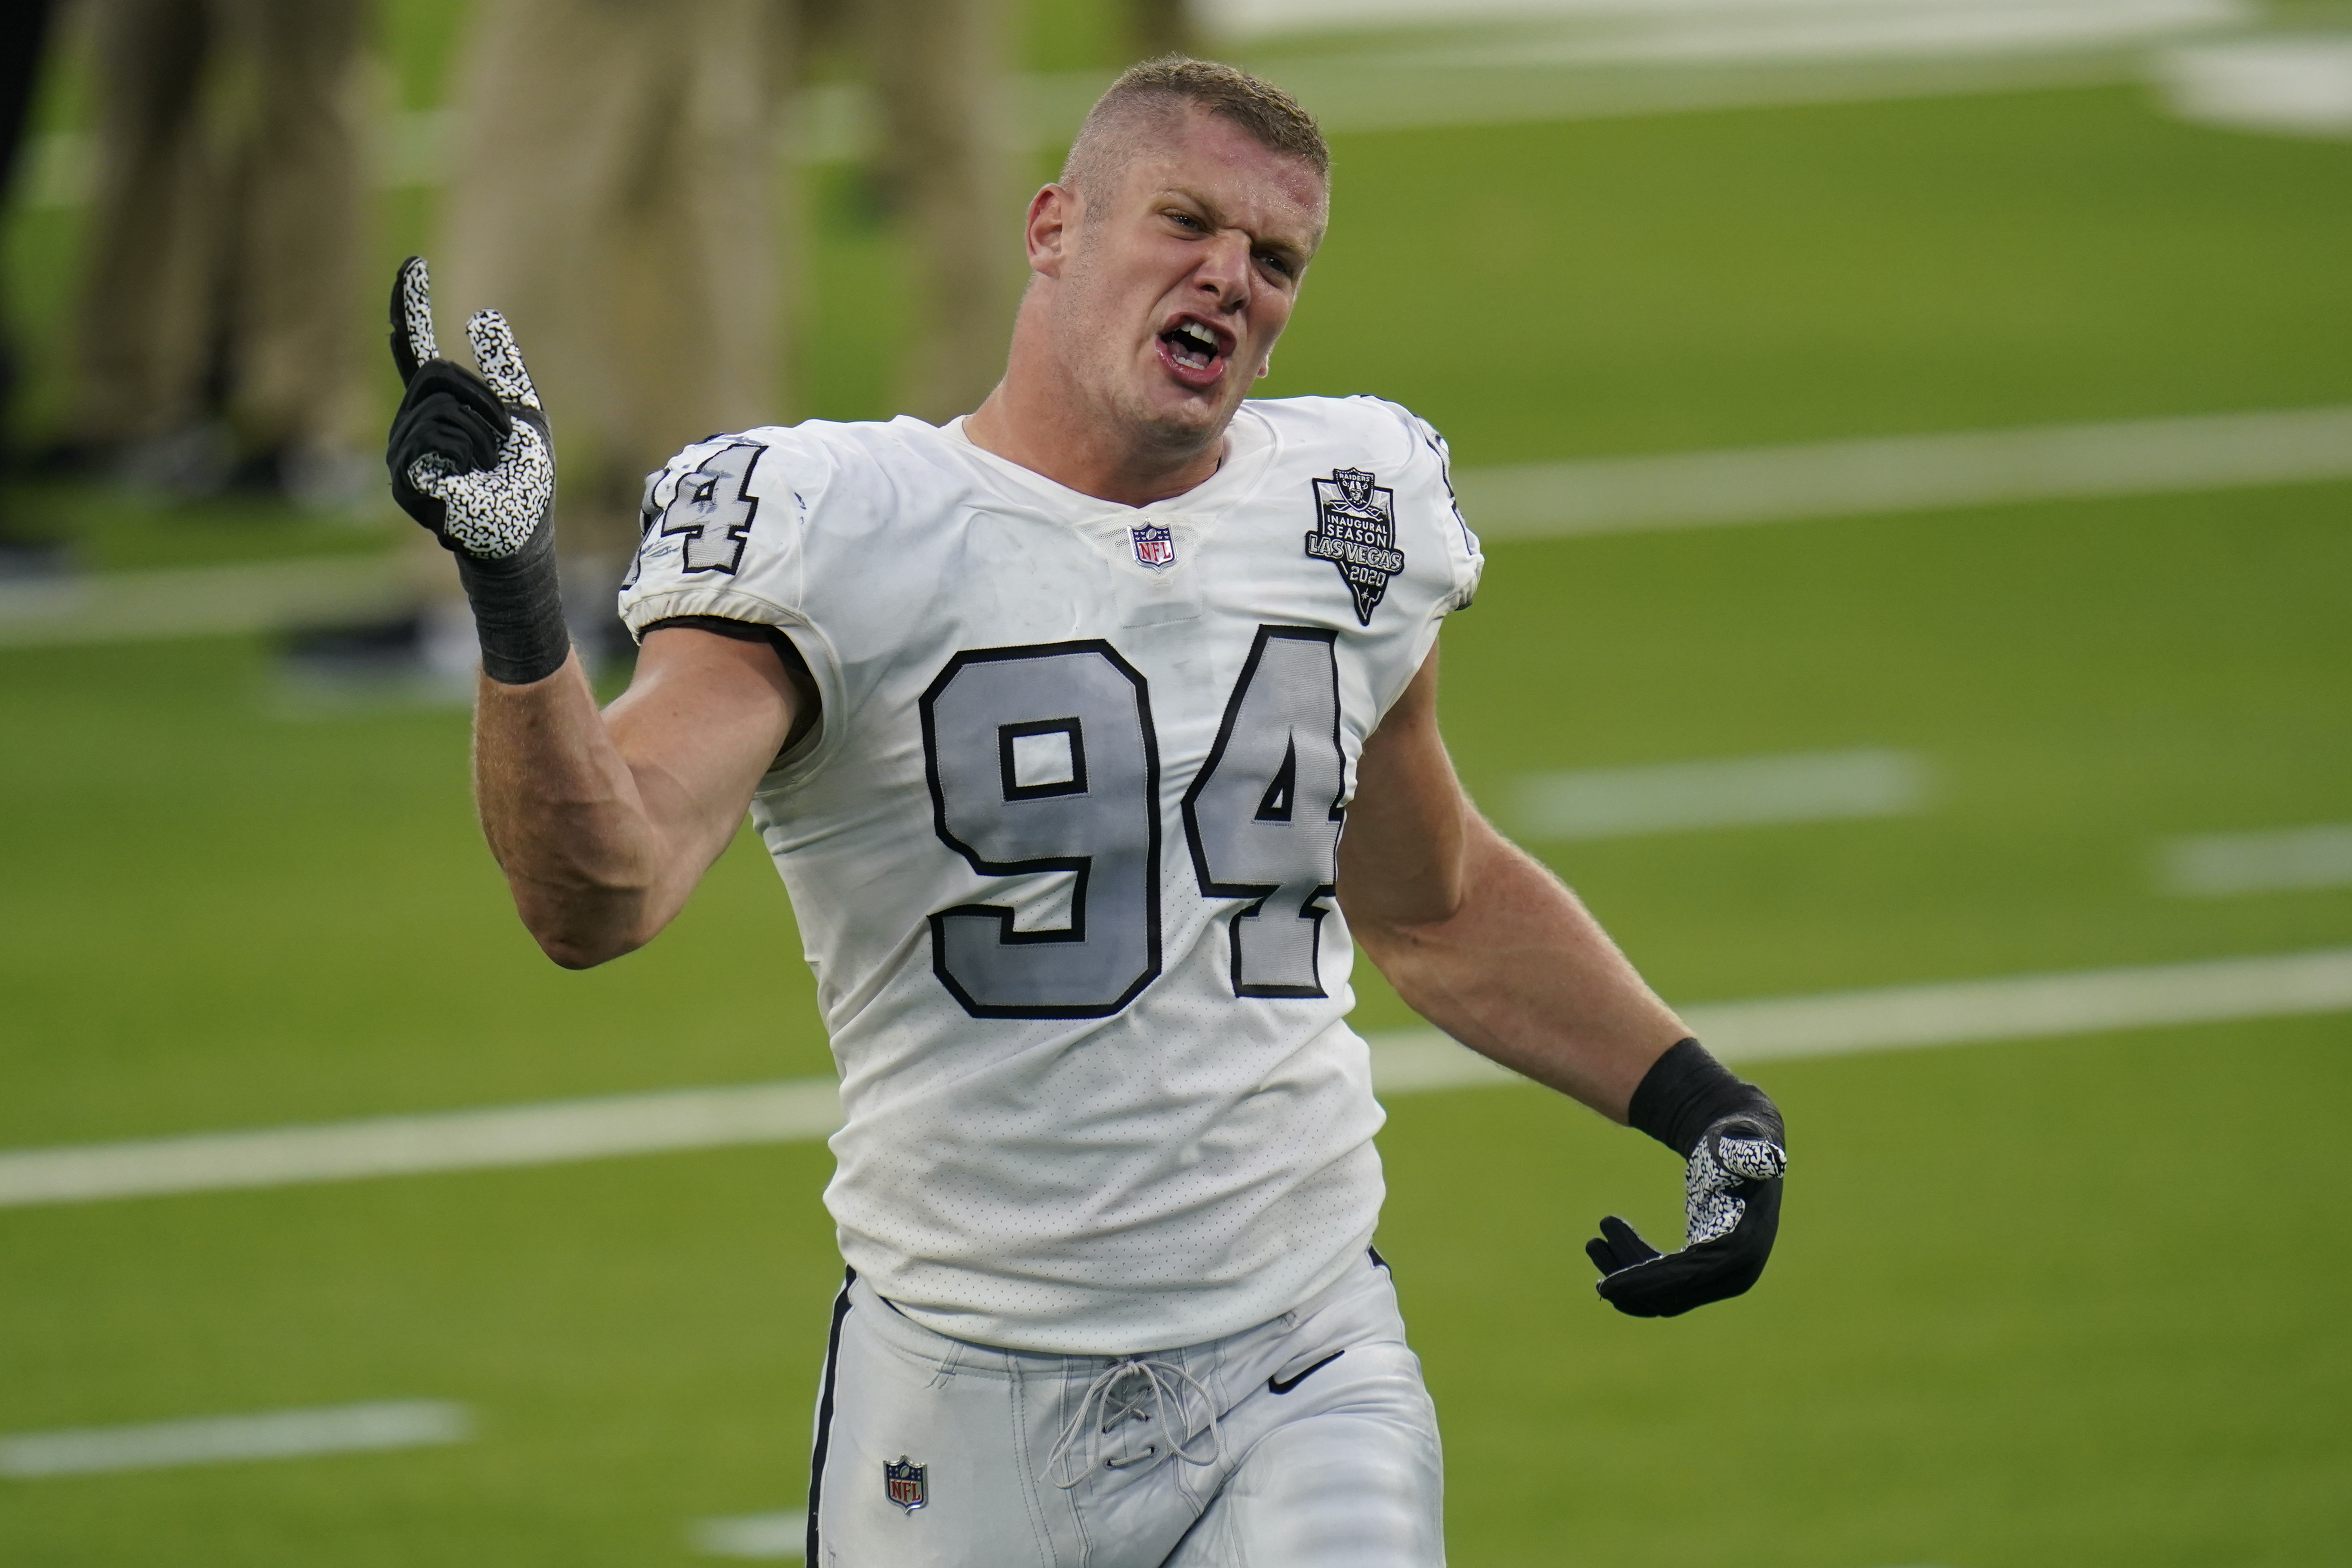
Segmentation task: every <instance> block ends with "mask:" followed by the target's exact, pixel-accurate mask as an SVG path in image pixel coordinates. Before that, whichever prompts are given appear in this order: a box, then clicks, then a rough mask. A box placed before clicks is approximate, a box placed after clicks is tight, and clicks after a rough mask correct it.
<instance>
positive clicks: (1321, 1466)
mask: <svg viewBox="0 0 2352 1568" xmlns="http://www.w3.org/2000/svg"><path fill="white" fill-rule="evenodd" d="M811 1470H812V1474H811V1482H810V1488H809V1553H808V1560H809V1562H810V1563H811V1564H812V1568H1018V1565H1024V1564H1030V1563H1034V1564H1037V1565H1038V1568H1161V1565H1163V1564H1165V1565H1166V1568H1210V1565H1212V1564H1214V1565H1216V1568H1244V1565H1247V1568H1438V1565H1440V1564H1443V1563H1444V1561H1445V1538H1444V1519H1443V1515H1444V1466H1443V1464H1442V1462H1441V1459H1440V1457H1439V1453H1438V1444H1437V1412H1436V1409H1435V1407H1434V1406H1433V1405H1432V1404H1431V1403H1430V1398H1429V1391H1428V1390H1427V1389H1426V1388H1424V1387H1423V1384H1422V1381H1421V1363H1420V1362H1419V1361H1418V1360H1417V1359H1416V1358H1415V1357H1414V1355H1413V1353H1412V1351H1410V1350H1408V1349H1407V1348H1406V1347H1405V1342H1404V1321H1403V1319H1402V1317H1400V1316H1399V1315H1398V1312H1397V1304H1396V1291H1395V1289H1393V1288H1392V1287H1391V1284H1390V1283H1389V1275H1388V1269H1387V1268H1385V1267H1383V1266H1381V1265H1380V1264H1378V1263H1376V1262H1375V1261H1374V1260H1372V1259H1371V1258H1366V1259H1365V1260H1364V1262H1363V1264H1362V1266H1361V1267H1360V1268H1354V1269H1351V1270H1349V1273H1348V1274H1346V1275H1345V1276H1344V1277H1342V1278H1341V1279H1340V1280H1339V1283H1337V1284H1335V1285H1333V1286H1331V1287H1330V1288H1329V1289H1326V1290H1324V1291H1322V1292H1321V1293H1320V1294H1318V1295H1317V1296H1315V1297H1314V1298H1313V1299H1311V1300H1307V1301H1306V1302H1305V1303H1303V1304H1302V1305H1300V1306H1299V1307H1298V1308H1297V1309H1296V1310H1293V1311H1289V1312H1286V1313H1284V1314H1283V1315H1282V1316H1281V1317H1279V1318H1276V1319H1275V1320H1274V1321H1271V1322H1267V1323H1261V1324H1259V1325H1258V1326H1257V1327H1256V1328H1254V1329H1245V1330H1244V1331H1241V1332H1240V1333H1237V1334H1231V1335H1228V1336H1226V1337H1225V1338H1223V1339H1220V1340H1212V1341H1210V1342H1207V1343H1206V1344H1199V1345H1192V1346H1188V1347H1186V1348H1184V1349H1182V1350H1173V1351H1161V1352H1151V1353H1150V1354H1146V1355H1139V1356H1133V1357H1118V1356H1065V1355H1047V1354H1039V1353H1034V1352H1025V1351H1006V1350H995V1349H992V1348H989V1347H987V1346H984V1345H975V1344H969V1343H966V1342H963V1341H961V1340H952V1339H949V1338H947V1337H946V1336H945V1335H942V1334H938V1333H934V1332H933V1331H930V1330H929V1329H927V1328H925V1327H923V1326H922V1325H921V1324H919V1323H918V1322H916V1321H914V1320H913V1319H911V1318H909V1317H908V1316H906V1315H905V1314H904V1313H902V1312H900V1311H899V1310H898V1309H896V1308H894V1307H892V1306H891V1305H890V1304H889V1303H888V1302H887V1301H886V1300H883V1299H882V1298H880V1297H878V1296H877V1295H876V1294H875V1293H874V1292H873V1291H872V1290H871V1289H868V1288H867V1286H866V1283H865V1281H863V1280H860V1279H852V1280H851V1282H850V1283H849V1284H848V1285H846V1286H845V1287H844V1288H843V1290H842V1294H841V1297H840V1299H839V1300H837V1301H836V1302H835V1306H834V1327H833V1334H832V1338H831V1342H830V1344H829V1345H828V1347H827V1351H826V1355H825V1373H824V1383H823V1384H822V1385H821V1388H820V1392H819V1394H818V1400H817V1426H816V1447H815V1451H814V1462H813V1464H812V1467H811Z"/></svg>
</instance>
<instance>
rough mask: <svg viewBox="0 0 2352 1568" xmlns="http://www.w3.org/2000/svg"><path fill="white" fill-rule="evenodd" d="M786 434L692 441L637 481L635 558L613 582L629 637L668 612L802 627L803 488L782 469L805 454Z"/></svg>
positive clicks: (799, 464)
mask: <svg viewBox="0 0 2352 1568" xmlns="http://www.w3.org/2000/svg"><path fill="white" fill-rule="evenodd" d="M799 445H800V444H799V443H797V442H794V441H793V439H792V432H790V431H787V430H775V429H764V430H750V431H746V432H744V433H743V434H741V435H740V436H714V437H711V438H710V439H709V440H707V441H698V442H696V443H695V444H694V445H693V446H691V447H688V448H686V450H684V451H683V452H680V453H679V454H678V455H677V457H675V458H671V459H670V460H669V461H668V462H667V463H665V464H664V465H663V466H662V467H661V468H656V470H655V471H654V472H652V473H650V474H648V475H646V489H645V499H644V501H643V503H642V505H641V507H640V509H639V517H638V520H637V523H638V541H637V553H636V558H635V560H634V561H633V562H631V563H630V565H629V571H628V575H627V576H625V578H623V579H622V582H621V598H620V614H621V619H622V620H623V621H624V622H625V623H626V624H627V626H628V627H629V631H630V633H631V635H633V636H638V637H642V636H643V635H644V633H645V629H646V626H650V625H652V624H653V623H654V622H656V621H664V620H668V619H671V618H672V617H674V616H722V617H724V618H726V619H728V620H737V621H751V622H753V623H755V624H757V625H761V626H777V627H781V628H789V627H792V626H800V625H804V624H805V616H804V615H803V605H802V602H801V601H802V597H803V593H802V588H803V566H802V544H803V534H804V532H805V524H806V517H805V515H804V513H805V510H806V507H805V503H804V501H803V496H804V495H805V493H806V490H805V488H803V489H797V490H796V489H795V487H794V484H793V475H792V474H791V473H788V472H787V471H786V470H788V469H792V468H807V467H808V466H809V465H808V463H807V454H805V453H803V452H801V451H799V450H797V449H796V448H797V447H799Z"/></svg>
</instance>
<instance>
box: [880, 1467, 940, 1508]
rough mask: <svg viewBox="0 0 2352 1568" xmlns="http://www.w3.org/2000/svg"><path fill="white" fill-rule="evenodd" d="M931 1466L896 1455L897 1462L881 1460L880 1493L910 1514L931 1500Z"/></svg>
mask: <svg viewBox="0 0 2352 1568" xmlns="http://www.w3.org/2000/svg"><path fill="white" fill-rule="evenodd" d="M930 1475H931V1468H930V1467H929V1465H918V1464H912V1463H910V1462H908V1458H907V1456H906V1455H904V1454H901V1455H899V1456H898V1463H897V1464H895V1465H894V1464H892V1463H891V1462H890V1461H889V1460H887V1459H885V1460H883V1461H882V1495H883V1496H884V1497H887V1498H888V1499H889V1500H891V1501H892V1502H895V1503H897V1504H898V1506H899V1507H900V1508H903V1509H905V1510H907V1511H908V1513H909V1514H912V1513H913V1512H914V1511H915V1510H917V1509H919V1508H920V1507H922V1506H923V1505H924V1504H925V1503H927V1502H929V1501H930V1500H931V1482H930Z"/></svg>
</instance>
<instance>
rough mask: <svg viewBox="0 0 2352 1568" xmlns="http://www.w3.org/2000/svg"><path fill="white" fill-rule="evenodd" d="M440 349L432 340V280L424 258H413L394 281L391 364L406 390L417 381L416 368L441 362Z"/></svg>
mask: <svg viewBox="0 0 2352 1568" xmlns="http://www.w3.org/2000/svg"><path fill="white" fill-rule="evenodd" d="M440 356H441V348H440V345H439V344H438V343H436V342H435V341H434V338H433V278H432V274H431V273H429V272H428V271H426V270H425V258H423V257H421V256H412V257H410V258H408V259H407V260H405V261H404V262H402V263H401V264H400V271H399V272H398V273H397V274H396V275H395V276H394V279H393V280H392V364H393V368H394V370H397V371H398V372H400V381H401V384H402V385H404V386H405V385H406V384H408V383H409V382H411V381H413V380H415V377H416V367H417V366H418V365H421V364H423V363H425V361H426V360H429V359H438V358H439V357H440Z"/></svg>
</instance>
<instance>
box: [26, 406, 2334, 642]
mask: <svg viewBox="0 0 2352 1568" xmlns="http://www.w3.org/2000/svg"><path fill="white" fill-rule="evenodd" d="M2325 479H2352V407H2329V408H2296V409H2284V410H2280V411H2277V412H2273V413H2264V414H2214V415H2199V416H2189V417H2186V418H2178V419H2140V420H2129V421H2122V422H2118V423H2113V424H2101V425H2049V426H2028V427H2026V428H2023V429H2016V430H1969V431H1959V432H1955V433H1949V434H1944V435H1931V436H1898V437H1886V438H1883V439H1876V440H1867V441H1830V442H1822V443H1818V444H1810V445H1805V446H1794V447H1739V448H1736V449H1733V450H1728V451H1717V452H1673V453H1664V454H1660V455H1658V456H1654V457H1646V458H1589V459H1584V460H1580V461H1575V462H1564V463H1528V464H1521V465H1517V466H1513V467H1507V468H1472V469H1467V470H1465V471H1464V472H1462V473H1461V474H1459V475H1457V476H1456V478H1455V483H1456V487H1457V488H1458V489H1459V490H1460V492H1461V496H1462V508H1463V511H1464V513H1465V515H1466V516H1467V517H1468V518H1469V520H1470V524H1471V526H1472V527H1473V528H1475V530H1477V531H1478V532H1479V534H1480V535H1481V536H1482V537H1484V538H1485V539H1487V540H1489V541H1492V540H1505V539H1558V538H1566V537H1570V536H1572V535H1578V534H1588V533H1621V532H1629V531H1643V530H1649V529H1668V528H1703V527H1708V526H1713V525H1717V524H1725V523H1750V522H1781V521H1800V520H1803V519H1809V518H1830V517H1842V516H1848V515H1853V514H1856V513H1870V512H1902V511H1917V510H1930V509H1934V508H1940V507H1963V506H1990V505H1999V504H2005V503H2011V502H2019V501H2040V500H2075V499H2082V498H2087V497H2098V496H2124V495H2161V494H2168V493H2171V492H2174V491H2183V490H2207V489H2231V488H2235V487H2241V486H2247V485H2274V484H2294V483H2300V482H2308V481H2315V480H2325ZM414 601H415V586H414V584H411V583H410V582H409V581H408V580H407V578H406V576H405V575H404V572H403V570H402V567H401V565H400V563H399V562H398V560H397V559H396V558H394V557H388V556H380V555H367V556H330V557H324V558H317V559H310V560H301V561H273V562H263V563H255V564H250V565H239V566H200V567H188V568H183V569H179V570H173V571H155V572H102V573H93V574H86V575H79V576H68V577H61V578H57V579H53V580H47V579H45V580H34V581H28V582H0V647H32V646H40V645H51V646H60V645H68V644H78V643H104V642H124V641H133V640H140V639H148V638H159V637H205V636H223V635H229V634H235V633H247V632H259V631H276V630H281V629H284V628H286V627H289V626H325V625H334V624H338V623H347V622H351V621H354V620H362V619H365V618H367V617H369V616H381V615H387V614H392V613H394V612H397V611H399V610H401V609H403V608H405V607H407V606H409V605H412V604H413V603H414Z"/></svg>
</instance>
